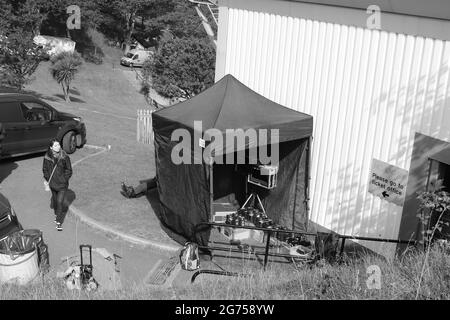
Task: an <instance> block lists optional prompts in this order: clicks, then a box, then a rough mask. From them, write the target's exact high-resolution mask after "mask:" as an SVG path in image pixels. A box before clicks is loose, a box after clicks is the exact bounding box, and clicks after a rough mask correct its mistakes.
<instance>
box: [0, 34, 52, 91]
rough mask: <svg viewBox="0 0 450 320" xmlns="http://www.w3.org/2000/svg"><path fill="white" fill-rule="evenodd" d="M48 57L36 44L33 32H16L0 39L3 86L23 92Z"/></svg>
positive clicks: (1, 80) (0, 78) (0, 79)
mask: <svg viewBox="0 0 450 320" xmlns="http://www.w3.org/2000/svg"><path fill="white" fill-rule="evenodd" d="M46 57H47V54H46V53H45V51H44V50H43V49H42V48H40V47H38V46H37V45H36V44H34V42H33V34H32V33H31V32H20V31H15V32H12V33H9V34H8V36H7V37H6V36H2V37H0V66H2V69H3V70H2V72H1V75H0V82H1V84H2V85H6V86H11V87H15V88H17V89H19V90H23V88H24V86H25V84H27V83H28V82H29V81H30V80H31V76H32V75H33V73H34V72H35V71H36V68H37V67H38V65H39V63H40V62H41V61H42V60H43V59H45V58H46Z"/></svg>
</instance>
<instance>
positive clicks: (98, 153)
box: [72, 144, 111, 167]
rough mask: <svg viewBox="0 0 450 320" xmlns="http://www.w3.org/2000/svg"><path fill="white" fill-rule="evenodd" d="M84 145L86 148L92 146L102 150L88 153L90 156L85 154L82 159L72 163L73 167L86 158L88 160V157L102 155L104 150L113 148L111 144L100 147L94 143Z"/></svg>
mask: <svg viewBox="0 0 450 320" xmlns="http://www.w3.org/2000/svg"><path fill="white" fill-rule="evenodd" d="M84 147H86V148H91V149H97V150H100V151H98V152H96V153H93V154H90V155H88V156H85V157H84V158H81V159H79V160H77V161H75V162H74V163H73V164H72V166H73V167H75V166H76V165H77V164H79V163H80V162H81V161H84V160H86V159H89V158H92V157H95V156H98V155H100V154H102V153H104V152H106V151H108V150H111V146H110V145H108V146H107V147H99V146H93V145H89V144H86V145H84Z"/></svg>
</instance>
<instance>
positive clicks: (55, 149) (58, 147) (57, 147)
mask: <svg viewBox="0 0 450 320" xmlns="http://www.w3.org/2000/svg"><path fill="white" fill-rule="evenodd" d="M52 150H53V151H54V152H56V153H59V151H61V146H60V145H55V146H53V147H52Z"/></svg>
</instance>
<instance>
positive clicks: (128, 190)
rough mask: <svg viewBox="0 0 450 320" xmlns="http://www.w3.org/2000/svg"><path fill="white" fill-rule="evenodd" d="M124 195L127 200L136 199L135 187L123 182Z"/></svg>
mask: <svg viewBox="0 0 450 320" xmlns="http://www.w3.org/2000/svg"><path fill="white" fill-rule="evenodd" d="M122 193H123V194H124V195H125V196H126V197H127V198H134V197H136V194H135V193H134V189H133V187H128V186H127V185H126V184H125V183H124V182H122Z"/></svg>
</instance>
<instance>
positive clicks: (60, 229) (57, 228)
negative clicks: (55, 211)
mask: <svg viewBox="0 0 450 320" xmlns="http://www.w3.org/2000/svg"><path fill="white" fill-rule="evenodd" d="M56 230H58V231H63V228H62V225H61V223H59V222H57V223H56Z"/></svg>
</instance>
